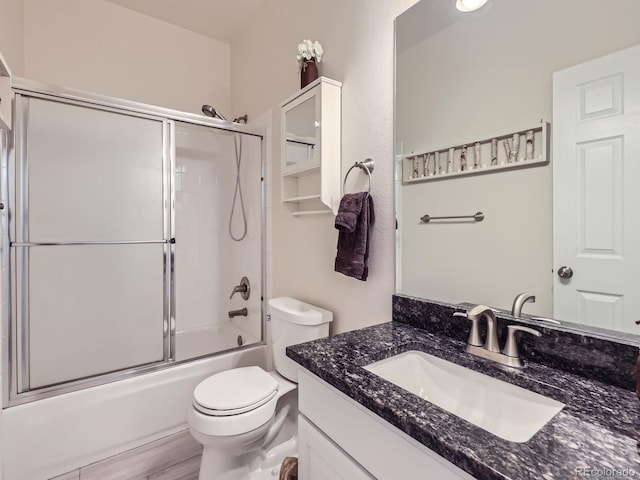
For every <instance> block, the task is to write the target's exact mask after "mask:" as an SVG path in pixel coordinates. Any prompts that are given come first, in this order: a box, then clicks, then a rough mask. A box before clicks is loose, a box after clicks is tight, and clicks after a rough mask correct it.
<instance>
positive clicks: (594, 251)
mask: <svg viewBox="0 0 640 480" xmlns="http://www.w3.org/2000/svg"><path fill="white" fill-rule="evenodd" d="M637 18H640V2H637V1H634V0H607V1H604V0H581V1H573V0H563V1H560V2H559V1H557V0H536V1H534V2H532V1H524V0H489V1H488V2H487V4H486V5H485V6H484V7H483V8H481V9H480V10H477V11H475V12H470V13H461V12H459V11H457V10H456V9H455V2H453V1H448V0H422V1H420V2H418V3H417V4H416V5H415V6H414V7H412V8H411V9H409V10H408V11H406V12H405V13H403V14H402V15H400V16H399V17H398V18H397V20H396V99H395V106H396V143H395V154H396V182H397V189H396V202H397V208H398V233H397V242H398V249H397V257H396V258H397V266H396V284H397V291H398V292H399V293H403V294H407V295H412V296H417V297H423V298H431V299H437V300H442V301H446V302H452V303H460V302H470V303H484V304H487V305H491V306H493V307H496V308H500V309H504V310H508V311H511V309H512V306H513V304H514V299H515V297H516V296H517V295H518V294H520V293H522V292H526V293H528V294H529V295H528V296H535V302H532V301H531V300H529V301H528V302H526V303H524V304H522V305H520V306H521V307H522V313H523V314H526V315H532V316H541V317H553V318H557V319H559V320H562V321H563V322H564V321H568V322H574V323H579V324H586V325H590V326H596V327H601V328H606V329H612V330H618V331H627V332H633V331H635V330H637V329H638V327H637V326H636V325H635V323H634V320H637V319H638V318H640V313H638V312H640V297H639V298H638V300H636V299H634V298H633V297H634V295H633V292H632V291H631V290H630V289H631V288H632V287H633V285H637V284H638V283H639V282H640V251H638V253H635V252H634V250H636V248H635V246H636V245H637V246H640V220H638V217H637V215H636V214H635V213H634V212H635V207H633V206H637V205H638V204H640V199H636V198H635V197H634V195H635V194H634V193H633V190H634V189H635V187H634V186H633V185H634V178H640V171H636V167H635V166H634V165H633V164H634V163H638V162H634V161H633V158H634V157H635V158H636V159H637V158H638V155H639V154H640V143H639V142H640V125H639V124H638V121H637V119H638V115H639V113H640V92H634V91H633V90H634V89H635V88H638V87H636V85H638V86H640V72H639V71H638V70H639V67H638V65H640V47H638V48H633V46H634V45H637V44H640V29H638V28H637ZM541 122H542V123H541ZM546 122H549V123H550V124H551V127H550V137H551V141H550V143H549V145H550V157H551V158H550V161H549V162H530V163H529V164H526V162H527V160H526V155H527V153H526V148H527V141H526V139H527V137H526V132H528V131H531V130H533V129H539V128H540V126H541V125H544V124H545V123H546ZM535 131H536V132H538V130H535ZM514 133H519V134H520V135H519V139H518V140H519V144H520V145H519V150H518V153H517V155H516V156H514V157H512V158H511V159H509V149H510V148H511V149H512V148H513V143H514V141H515V137H514V139H513V140H512V139H511V138H512V137H511V135H512V134H514ZM536 135H538V134H537V133H536ZM634 137H635V138H634ZM492 139H497V140H498V145H497V146H498V154H499V158H498V163H500V164H502V163H504V164H508V163H510V160H511V161H512V162H513V163H514V164H515V163H520V162H522V163H523V165H518V167H517V168H504V169H498V168H496V169H492V168H491V167H490V165H491V163H490V161H491V157H492V151H491V147H492V145H491V143H492V142H491V140H492ZM505 140H507V142H506V144H505ZM538 141H539V140H538V137H537V136H536V142H538ZM476 142H478V143H481V146H482V147H481V148H482V151H481V152H479V153H477V152H476V151H474V146H475V145H476ZM463 146H466V149H465V150H463V148H462V147H463ZM451 147H456V148H455V151H454V153H453V160H454V165H453V167H451V168H453V171H454V172H459V171H460V170H461V162H462V159H463V158H464V160H465V161H466V163H467V167H466V171H465V172H463V173H464V174H461V175H441V176H440V178H438V174H440V171H439V170H438V169H441V170H442V171H443V172H446V171H447V168H448V166H447V165H446V162H447V157H449V154H450V152H451V150H450V148H451ZM535 148H536V149H539V148H542V147H539V146H538V144H536V146H535ZM478 150H479V148H478ZM427 152H439V158H438V163H439V164H440V165H439V166H436V163H435V161H436V160H435V155H433V156H431V157H429V162H431V163H429V164H428V167H427V174H426V177H425V171H424V161H425V156H422V157H420V154H423V153H427ZM463 154H464V155H465V157H463V158H461V156H462V155H463ZM476 154H477V155H480V157H481V158H482V162H481V164H480V165H479V166H478V165H474V164H473V159H474V155H476ZM416 155H418V157H417V158H418V159H419V161H418V162H416V163H417V165H414V163H413V157H415V156H416ZM516 157H517V158H516ZM536 158H537V157H536ZM487 165H489V166H487ZM414 167H417V172H414ZM474 168H475V169H474ZM414 174H415V175H416V177H414V178H411V176H412V175H414ZM636 190H637V189H636ZM476 212H482V213H483V214H484V219H483V220H482V221H481V222H479V221H476V220H474V219H473V218H471V219H451V220H438V221H435V220H434V221H429V222H428V223H426V222H424V221H422V220H421V218H423V217H424V216H425V215H429V216H430V217H439V216H473V215H474V214H475V213H476ZM554 233H555V237H554ZM554 256H555V257H554ZM561 267H566V268H565V269H562V268H561ZM569 271H570V272H571V274H569V273H568V272H569ZM559 274H561V275H562V276H563V277H565V278H561V276H560V275H559ZM528 296H526V297H522V298H527V297H528ZM636 297H637V296H636ZM522 298H521V300H522ZM636 317H637V318H636Z"/></svg>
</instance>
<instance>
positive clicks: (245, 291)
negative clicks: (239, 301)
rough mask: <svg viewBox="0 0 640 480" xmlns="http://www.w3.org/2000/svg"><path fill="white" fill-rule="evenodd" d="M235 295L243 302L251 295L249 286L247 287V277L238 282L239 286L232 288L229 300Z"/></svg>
mask: <svg viewBox="0 0 640 480" xmlns="http://www.w3.org/2000/svg"><path fill="white" fill-rule="evenodd" d="M236 293H240V295H241V296H242V298H243V300H248V299H249V295H250V294H251V286H250V285H249V279H248V278H247V277H242V279H241V280H240V285H236V286H235V287H233V291H232V292H231V296H230V297H229V299H231V298H233V296H234V295H235V294H236Z"/></svg>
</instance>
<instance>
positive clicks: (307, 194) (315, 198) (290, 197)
mask: <svg viewBox="0 0 640 480" xmlns="http://www.w3.org/2000/svg"><path fill="white" fill-rule="evenodd" d="M341 90H342V84H341V83H340V82H337V81H335V80H331V79H328V78H326V77H320V78H318V79H317V80H316V81H314V82H312V83H310V84H309V85H307V86H306V87H305V88H303V89H302V90H300V91H299V92H297V93H296V94H295V95H293V96H292V97H290V98H288V99H287V100H285V101H284V102H283V103H282V104H281V118H282V148H281V151H282V202H283V203H285V204H289V205H292V206H293V209H292V211H291V214H292V215H296V216H298V215H311V214H319V213H333V214H334V215H335V214H336V213H337V211H338V205H339V204H340V164H341V158H340V149H341V130H342V127H341Z"/></svg>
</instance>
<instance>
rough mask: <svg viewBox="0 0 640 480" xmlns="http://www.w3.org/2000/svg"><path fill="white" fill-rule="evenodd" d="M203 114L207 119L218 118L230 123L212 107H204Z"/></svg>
mask: <svg viewBox="0 0 640 480" xmlns="http://www.w3.org/2000/svg"><path fill="white" fill-rule="evenodd" d="M202 113H204V114H205V115H206V116H207V117H211V118H216V117H218V118H219V119H220V120H224V121H225V122H228V121H229V120H227V119H226V118H225V116H224V115H222V114H221V113H220V112H218V111H217V110H216V109H215V108H213V107H212V106H211V105H202Z"/></svg>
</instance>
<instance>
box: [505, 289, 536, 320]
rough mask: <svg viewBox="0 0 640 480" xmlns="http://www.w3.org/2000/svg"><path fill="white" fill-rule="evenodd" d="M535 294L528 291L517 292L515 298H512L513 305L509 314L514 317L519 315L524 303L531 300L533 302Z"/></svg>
mask: <svg viewBox="0 0 640 480" xmlns="http://www.w3.org/2000/svg"><path fill="white" fill-rule="evenodd" d="M535 301H536V296H535V295H531V294H530V293H525V292H523V293H519V294H518V295H516V298H515V299H514V300H513V306H512V307H511V315H513V316H514V317H520V316H521V315H522V307H523V305H524V304H525V303H527V302H531V303H535Z"/></svg>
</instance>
